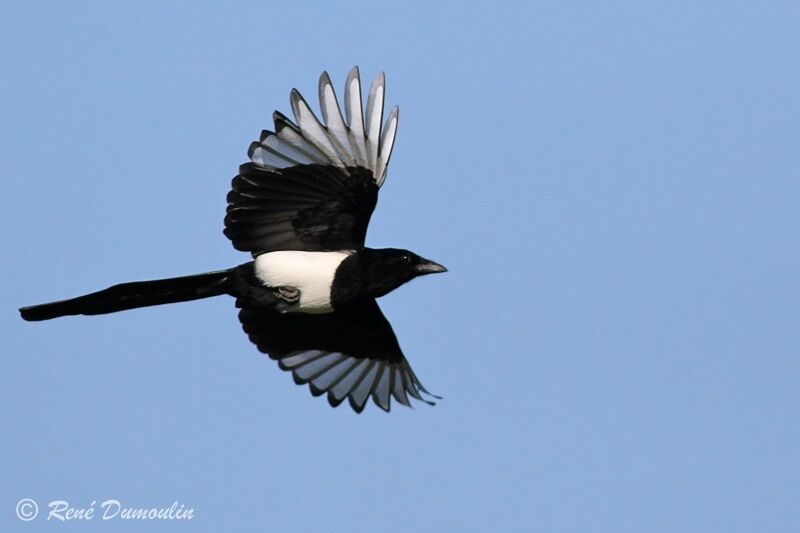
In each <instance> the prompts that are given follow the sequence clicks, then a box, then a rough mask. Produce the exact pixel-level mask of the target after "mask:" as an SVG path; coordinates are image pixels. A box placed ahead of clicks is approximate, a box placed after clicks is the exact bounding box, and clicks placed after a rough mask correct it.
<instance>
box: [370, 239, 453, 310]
mask: <svg viewBox="0 0 800 533" xmlns="http://www.w3.org/2000/svg"><path fill="white" fill-rule="evenodd" d="M358 255H359V263H360V267H361V268H360V270H361V274H362V276H363V279H364V281H365V284H366V287H365V289H366V290H365V292H367V293H368V294H369V295H370V296H372V297H374V298H377V297H380V296H383V295H385V294H388V293H389V292H391V291H393V290H394V289H396V288H397V287H399V286H400V285H402V284H404V283H407V282H409V281H411V280H412V279H414V278H416V277H418V276H424V275H425V274H435V273H437V272H447V269H446V268H445V267H444V266H442V265H440V264H439V263H436V262H434V261H430V260H428V259H425V258H424V257H420V256H418V255H417V254H415V253H414V252H410V251H408V250H402V249H398V248H377V249H375V248H366V249H364V250H359V252H358Z"/></svg>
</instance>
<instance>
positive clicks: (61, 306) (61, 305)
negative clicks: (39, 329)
mask: <svg viewBox="0 0 800 533" xmlns="http://www.w3.org/2000/svg"><path fill="white" fill-rule="evenodd" d="M233 270H234V269H233V268H232V269H229V270H218V271H216V272H207V273H205V274H195V275H193V276H183V277H180V278H169V279H158V280H154V281H134V282H132V283H122V284H120V285H114V286H113V287H109V288H107V289H104V290H102V291H98V292H93V293H91V294H86V295H83V296H78V297H77V298H72V299H71V300H61V301H58V302H50V303H46V304H41V305H32V306H30V307H23V308H22V309H20V310H19V312H20V314H21V315H22V318H24V319H25V320H50V319H51V318H56V317H60V316H67V315H102V314H105V313H114V312H116V311H124V310H126V309H135V308H137V307H147V306H149V305H161V304H169V303H174V302H187V301H189V300H199V299H200V298H210V297H211V296H219V295H221V294H226V293H227V280H228V276H229V275H230V273H231V272H232V271H233Z"/></svg>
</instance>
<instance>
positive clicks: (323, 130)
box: [250, 67, 399, 187]
mask: <svg viewBox="0 0 800 533" xmlns="http://www.w3.org/2000/svg"><path fill="white" fill-rule="evenodd" d="M385 86H386V81H385V78H384V75H383V73H382V72H381V73H380V74H378V76H377V77H376V78H375V80H374V81H373V82H372V86H371V87H370V90H369V95H368V97H367V105H366V108H363V107H362V101H361V79H360V76H359V72H358V67H353V69H352V70H351V71H350V74H349V75H348V76H347V82H346V84H345V98H344V106H345V113H344V115H345V116H344V117H342V111H341V108H340V106H339V102H338V100H337V98H336V92H335V91H334V89H333V84H331V80H330V77H329V76H328V73H327V72H323V73H322V76H320V78H319V100H320V111H321V114H322V118H323V120H324V124H323V123H322V122H320V121H319V119H317V117H316V115H314V112H313V111H312V110H311V108H310V107H309V105H308V103H306V101H305V99H304V98H303V97H302V95H301V94H300V93H299V92H298V91H297V90H296V89H294V90H292V93H291V96H290V102H291V105H292V112H293V113H294V118H295V122H292V121H290V120H289V119H288V118H286V117H285V116H284V115H282V114H281V113H278V112H276V113H275V115H274V119H275V130H276V132H271V131H265V132H264V133H263V135H262V138H261V140H260V141H257V142H255V143H253V146H252V147H251V149H250V159H251V160H252V161H253V162H254V163H256V164H257V165H259V166H262V167H272V168H286V167H290V166H293V165H298V164H303V165H307V164H312V163H317V164H324V165H332V166H335V167H338V168H342V169H345V168H347V167H353V166H360V167H363V168H366V169H368V170H370V171H371V172H372V175H373V179H374V180H375V183H377V185H378V186H379V187H380V186H381V185H383V181H384V180H385V179H386V168H387V165H388V164H389V158H390V157H391V155H392V148H393V147H394V140H395V135H396V134H397V122H398V117H399V108H398V107H397V106H395V107H393V108H392V110H391V112H390V113H389V118H388V119H387V120H386V122H385V123H383V109H384V94H385ZM345 119H346V120H345Z"/></svg>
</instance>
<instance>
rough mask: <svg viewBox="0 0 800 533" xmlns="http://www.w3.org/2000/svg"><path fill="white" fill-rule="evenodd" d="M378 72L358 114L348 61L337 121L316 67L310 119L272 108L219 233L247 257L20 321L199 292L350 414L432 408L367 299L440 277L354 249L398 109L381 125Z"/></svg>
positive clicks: (305, 109)
mask: <svg viewBox="0 0 800 533" xmlns="http://www.w3.org/2000/svg"><path fill="white" fill-rule="evenodd" d="M384 90H385V80H384V75H383V73H381V74H379V75H378V76H377V77H376V78H375V81H373V82H372V86H371V87H370V90H369V93H368V97H367V104H366V107H365V106H363V105H362V100H361V79H360V76H359V71H358V67H354V68H353V69H352V70H351V71H350V73H349V75H348V76H347V81H346V84H345V90H344V115H343V114H342V109H341V108H340V106H339V102H338V100H337V97H336V93H335V92H334V89H333V85H332V84H331V80H330V78H329V77H328V74H327V73H326V72H323V73H322V76H320V79H319V100H320V111H321V114H322V119H323V120H322V121H320V120H319V119H318V118H317V117H316V115H315V114H314V112H313V111H312V110H311V108H310V107H309V106H308V104H307V103H306V101H305V99H304V98H303V97H302V96H301V95H300V93H299V92H298V91H297V90H296V89H293V90H292V92H291V96H290V101H291V106H292V111H293V113H294V122H293V121H292V120H290V119H289V118H287V117H286V116H285V115H283V114H282V113H280V112H278V111H276V112H275V113H274V114H273V120H274V123H275V131H270V130H264V131H263V132H262V133H261V137H260V139H259V140H258V141H255V142H253V143H252V144H251V145H250V149H249V150H248V156H249V158H250V161H249V162H247V163H244V164H242V165H241V166H240V167H239V174H238V175H237V176H236V177H234V178H233V182H232V186H231V189H232V190H231V191H230V193H228V198H227V200H228V207H227V210H226V214H225V230H224V233H225V235H226V236H227V237H228V238H229V239H230V240H231V241H232V243H233V246H234V248H236V249H237V250H241V251H245V252H250V253H251V254H252V257H253V260H252V261H249V262H247V263H244V264H241V265H239V266H236V267H233V268H229V269H227V270H219V271H215V272H207V273H203V274H195V275H191V276H183V277H178V278H169V279H160V280H153V281H137V282H131V283H123V284H120V285H114V286H113V287H109V288H107V289H105V290H102V291H98V292H94V293H91V294H86V295H84V296H78V297H77V298H72V299H69V300H61V301H57V302H51V303H45V304H41V305H34V306H30V307H23V308H21V309H20V313H21V315H22V318H24V319H25V320H31V321H38V320H49V319H51V318H56V317H60V316H66V315H98V314H105V313H113V312H116V311H124V310H126V309H134V308H138V307H146V306H151V305H160V304H167V303H175V302H185V301H189V300H197V299H200V298H209V297H212V296H220V295H225V294H227V295H230V296H233V297H234V298H235V299H236V307H237V308H238V309H239V321H240V322H241V323H242V328H243V329H244V331H245V333H247V335H248V336H249V338H250V340H251V341H252V342H253V343H254V344H255V345H256V346H257V347H258V349H259V350H260V351H261V352H264V353H266V354H268V355H269V357H270V358H272V359H275V360H277V362H278V366H279V367H280V368H281V369H283V370H286V371H289V372H291V374H292V377H293V378H294V381H295V383H297V384H301V385H302V384H306V383H307V384H308V386H309V388H310V390H311V393H312V394H313V395H314V396H321V395H323V394H327V398H328V402H329V403H330V405H332V406H333V407H336V406H338V405H340V404H341V403H342V402H344V400H345V399H347V401H348V403H349V404H350V406H351V407H352V408H353V409H354V410H355V411H356V412H358V413H360V412H361V411H362V410H363V409H364V406H365V405H366V403H367V401H368V400H369V398H370V397H372V400H373V402H374V403H375V404H376V405H377V406H378V407H380V408H381V409H383V410H385V411H389V409H390V403H391V398H392V397H393V398H394V399H395V400H396V401H397V402H399V403H400V404H402V405H406V406H410V405H411V403H410V401H409V397H412V398H414V399H416V400H419V401H422V402H425V403H428V404H431V405H433V403H434V402H433V401H432V400H431V399H430V398H431V397H432V398H438V397H437V396H434V395H433V394H430V393H429V392H428V391H427V390H426V389H425V387H424V386H423V385H422V383H420V381H419V379H418V378H417V376H416V375H415V374H414V371H413V370H412V369H411V367H410V366H409V364H408V361H407V360H406V358H405V357H404V355H403V352H402V351H401V349H400V345H399V344H398V342H397V337H396V336H395V334H394V331H393V330H392V326H391V325H390V324H389V322H388V321H387V320H386V317H384V315H383V313H382V312H381V310H380V307H379V306H378V303H377V302H376V298H379V297H381V296H383V295H385V294H388V293H389V292H391V291H393V290H394V289H396V288H397V287H399V286H400V285H403V284H404V283H406V282H408V281H410V280H412V279H413V278H416V277H418V276H422V275H426V274H433V273H437V272H446V271H447V269H446V268H445V267H443V266H442V265H440V264H438V263H435V262H434V261H430V260H428V259H424V258H422V257H420V256H419V255H416V254H414V253H412V252H410V251H408V250H403V249H396V248H383V249H376V248H368V247H366V246H365V244H364V240H365V237H366V234H367V226H368V224H369V219H370V216H371V215H372V211H373V210H374V209H375V204H376V202H377V200H378V191H379V190H380V187H381V185H383V182H384V180H385V179H386V168H387V165H388V164H389V157H390V156H391V154H392V147H393V146H394V140H395V135H396V133H397V120H398V108H397V107H394V108H393V109H392V110H391V111H390V112H389V115H388V118H387V119H386V121H385V122H384V121H383V116H384Z"/></svg>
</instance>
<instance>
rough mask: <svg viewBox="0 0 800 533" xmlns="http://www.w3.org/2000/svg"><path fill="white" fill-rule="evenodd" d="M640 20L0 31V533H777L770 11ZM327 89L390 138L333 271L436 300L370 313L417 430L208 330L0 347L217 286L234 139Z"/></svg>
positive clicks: (784, 67) (783, 139) (795, 81)
mask: <svg viewBox="0 0 800 533" xmlns="http://www.w3.org/2000/svg"><path fill="white" fill-rule="evenodd" d="M668 4H669V5H667V3H664V4H663V5H649V6H648V5H643V3H641V2H629V3H625V2H617V3H608V4H606V3H604V4H603V6H602V7H598V6H596V5H593V4H580V3H565V2H552V3H516V4H512V3H509V4H502V3H501V4H496V3H491V4H490V3H485V4H475V5H470V6H469V7H467V6H466V5H465V4H461V3H455V2H436V3H433V2H431V3H426V4H422V3H419V4H416V5H411V4H402V3H397V2H394V3H376V2H369V3H367V2H363V3H354V2H347V3H342V4H337V5H336V6H333V5H330V6H329V5H327V4H323V3H318V4H316V5H315V4H302V3H285V4H269V3H266V2H253V3H236V2H226V3H221V2H220V3H216V4H212V3H200V2H197V3H189V2H185V3H181V2H142V3H135V4H129V5H128V6H122V5H117V4H111V3H105V2H79V3H74V4H72V5H70V6H67V5H66V4H62V3H50V4H47V3H42V2H40V3H24V2H4V5H3V10H4V15H3V17H2V20H0V68H2V71H3V73H4V74H3V76H0V95H2V106H0V124H1V125H2V142H1V143H0V156H1V157H2V161H3V173H4V176H5V177H4V180H3V186H4V194H3V199H4V200H3V206H4V207H3V209H2V210H0V217H2V224H0V227H2V230H1V231H2V249H3V250H4V254H3V257H4V261H3V263H4V267H3V276H2V277H1V278H0V279H1V280H0V288H1V289H2V302H3V304H4V305H3V310H2V312H0V323H1V324H2V333H3V335H2V336H3V342H2V346H3V349H2V352H3V358H2V360H3V367H4V371H3V372H2V376H1V377H0V383H2V391H3V402H2V407H0V413H2V427H3V439H2V441H1V442H2V444H1V445H0V446H2V448H0V451H2V457H3V461H2V471H0V473H1V474H2V479H3V483H2V485H1V486H2V490H1V491H0V521H1V525H0V529H2V530H4V531H10V530H14V531H35V530H41V531H49V530H53V531H56V530H65V531H67V530H69V531H83V530H86V529H91V530H97V531H102V530H108V531H112V530H113V531H124V530H131V531H133V530H136V531H141V530H142V528H143V527H144V528H146V529H147V530H150V531H156V530H163V531H182V530H183V531H189V530H191V531H276V532H277V531H281V532H283V531H300V532H305V531H354V532H360V531H376V530H377V531H385V532H393V531H547V532H562V531H564V532H566V531H609V532H612V531H613V532H620V531H632V532H634V531H637V532H638V531H651V532H658V531H665V532H667V531H669V532H674V531H728V532H735V531H743V532H744V531H790V530H796V529H797V527H798V524H800V506H798V505H797V502H798V501H800V455H798V452H797V450H798V449H800V425H798V423H797V421H798V419H799V418H800V401H798V400H800V398H798V383H799V382H800V358H799V357H798V356H799V355H800V328H798V317H799V316H800V303H798V302H800V277H798V271H799V269H798V267H800V231H799V230H800V209H798V205H800V151H798V141H800V100H798V97H797V95H798V94H800V73H799V72H800V71H798V68H797V65H798V64H800V39H798V36H797V35H798V34H797V28H798V27H800V8H798V7H797V4H796V3H794V2H783V3H782V2H771V3H769V4H770V5H769V6H762V5H759V6H755V5H753V4H751V3H745V2H705V3H702V5H698V4H696V3H689V2H686V3H682V2H679V3H668ZM355 64H358V65H359V66H360V67H361V71H362V75H363V77H364V78H369V79H371V77H372V76H373V75H374V73H376V72H377V71H379V70H384V71H385V72H386V75H387V84H388V86H387V99H388V103H389V104H391V105H393V104H399V105H400V108H401V115H400V126H399V133H398V140H397V144H396V146H395V151H394V154H393V157H392V162H391V165H390V167H389V174H388V179H387V182H386V184H385V186H384V188H383V190H382V193H381V198H380V201H379V205H378V209H377V210H376V212H375V216H374V217H373V219H372V224H371V226H370V231H369V235H368V243H369V244H370V245H372V246H390V245H392V246H402V247H408V248H411V249H413V250H415V251H417V252H418V253H420V254H421V255H424V256H427V257H431V258H433V259H436V260H438V261H441V262H442V263H444V264H445V265H447V266H448V267H449V268H450V272H449V273H448V274H446V275H444V276H435V277H431V278H425V279H420V280H417V281H415V282H413V283H411V284H409V285H408V286H405V287H403V288H402V289H400V290H398V291H396V292H395V293H392V294H391V295H389V296H387V297H385V298H383V300H382V303H381V305H382V306H383V309H384V311H385V313H386V314H387V316H388V317H389V318H390V320H391V322H392V324H393V326H394V328H395V331H396V332H397V334H398V337H399V339H400V342H401V345H402V346H403V349H404V351H405V352H406V354H407V356H408V358H409V360H410V361H411V363H412V364H413V366H414V368H415V370H416V372H417V374H418V375H419V376H420V378H421V379H422V381H423V382H424V383H425V384H426V386H427V387H428V388H429V389H431V390H432V391H433V392H436V393H439V394H441V395H443V396H444V397H445V399H444V400H443V401H442V402H441V403H440V404H439V405H437V406H436V407H433V408H429V407H427V406H424V405H421V406H419V407H418V408H416V409H414V410H410V409H400V408H398V409H396V410H393V412H392V413H391V414H390V415H386V414H385V413H382V412H380V411H378V410H377V409H375V408H368V409H367V410H366V412H365V413H364V414H362V415H360V416H356V415H354V414H353V413H352V412H349V411H347V410H344V409H337V410H333V409H331V408H330V407H328V405H327V403H326V402H324V401H322V400H320V399H315V398H312V397H311V396H310V395H309V394H308V392H307V390H305V389H304V388H301V387H297V386H295V385H294V384H293V383H292V381H291V379H290V377H289V376H288V375H286V374H285V373H283V372H281V371H279V370H278V369H277V368H276V366H275V364H274V363H273V362H271V361H269V360H267V359H266V358H265V357H263V356H261V355H260V354H259V353H258V352H257V351H256V350H255V348H254V347H253V346H252V345H251V344H250V343H249V342H248V340H247V338H246V336H245V335H244V334H243V333H242V332H241V331H240V326H239V323H238V321H237V319H236V312H235V309H234V307H233V302H232V301H231V300H229V299H225V298H217V299H213V300H205V301H200V302H192V303H187V304H180V305H174V306H165V307H161V308H150V309H144V310H137V311H131V312H126V313H120V314H117V315H109V316H103V317H76V318H65V319H60V320H56V321H52V322H46V323H35V324H32V323H24V322H23V321H22V320H20V319H19V317H18V314H17V311H16V308H17V307H19V306H21V305H27V304H33V303H39V302H42V301H47V300H51V299H59V298H64V297H69V296H74V295H78V294H81V293H84V292H89V291H92V290H97V289H100V288H104V287H106V286H108V285H111V284H114V283H117V282H121V281H128V280H138V279H149V278H158V277H168V276H176V275H182V274H190V273H195V272H201V271H206V270H212V269H218V268H225V267H229V266H232V265H235V264H238V263H242V262H245V261H246V260H247V256H246V255H244V254H242V253H239V252H236V251H235V250H233V248H232V247H231V246H230V244H229V243H228V241H227V240H226V239H225V237H224V236H223V235H222V231H221V230H222V217H223V213H224V208H225V194H226V193H227V190H228V187H229V185H230V179H231V177H232V176H233V175H234V174H235V172H236V169H237V166H238V164H239V163H241V162H243V161H244V160H245V158H246V150H247V147H248V145H249V143H250V142H251V141H252V140H253V139H254V138H255V137H256V136H257V135H258V133H259V132H260V130H261V129H262V128H265V127H268V126H269V125H270V115H271V112H272V111H273V109H280V110H282V111H284V112H288V111H289V110H290V108H289V102H288V94H289V90H290V89H291V88H292V87H297V88H298V89H299V90H300V91H301V92H303V93H304V94H306V95H308V96H309V99H310V100H314V98H313V96H314V94H315V91H316V80H317V76H318V75H319V73H320V72H321V71H322V70H323V69H327V70H328V72H330V74H331V77H332V78H333V80H334V83H335V84H336V86H337V87H339V88H340V87H341V86H342V84H343V82H344V78H345V76H346V73H347V71H348V70H349V68H350V67H351V66H352V65H355ZM340 90H341V89H340ZM22 498H32V499H34V500H36V501H37V502H38V503H39V505H40V507H43V508H44V507H46V505H47V503H48V502H50V501H52V500H67V501H69V502H70V503H71V504H72V505H74V506H75V507H87V506H89V505H90V504H91V502H92V501H97V502H100V501H102V500H105V499H111V498H114V499H118V500H120V501H121V502H123V503H124V504H125V505H128V506H134V507H159V506H168V505H169V504H171V503H172V502H173V501H176V500H177V501H179V502H180V503H182V504H184V505H186V506H187V507H192V508H194V509H195V518H194V519H193V520H192V521H191V522H188V523H187V522H159V523H154V524H140V523H129V522H121V521H115V522H113V523H103V522H101V521H99V520H94V521H92V522H91V523H89V524H87V523H76V522H71V523H54V522H53V521H52V520H51V521H50V522H49V523H48V522H46V521H45V520H44V517H43V515H41V514H40V516H39V517H38V518H37V519H36V520H35V521H34V522H31V523H28V524H24V523H22V522H20V521H19V520H18V519H17V518H16V516H15V514H14V507H15V505H16V504H17V502H18V501H19V500H20V499H22ZM45 512H46V509H45Z"/></svg>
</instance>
